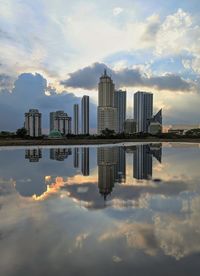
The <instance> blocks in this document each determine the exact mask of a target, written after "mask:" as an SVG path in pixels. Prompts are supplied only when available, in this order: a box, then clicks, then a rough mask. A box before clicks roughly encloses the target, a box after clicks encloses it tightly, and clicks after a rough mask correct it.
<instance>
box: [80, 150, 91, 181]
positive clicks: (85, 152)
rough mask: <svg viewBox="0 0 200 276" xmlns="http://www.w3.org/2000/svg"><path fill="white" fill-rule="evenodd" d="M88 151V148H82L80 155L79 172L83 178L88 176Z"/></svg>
mask: <svg viewBox="0 0 200 276" xmlns="http://www.w3.org/2000/svg"><path fill="white" fill-rule="evenodd" d="M89 150H90V149H89V148H86V147H84V148H82V155H81V171H82V174H83V176H88V175H90V151H89Z"/></svg>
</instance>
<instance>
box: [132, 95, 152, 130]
mask: <svg viewBox="0 0 200 276" xmlns="http://www.w3.org/2000/svg"><path fill="white" fill-rule="evenodd" d="M152 115H153V94H152V93H148V92H141V91H139V92H137V93H135V94H134V119H135V120H136V124H137V132H142V133H148V125H149V120H150V119H151V118H152Z"/></svg>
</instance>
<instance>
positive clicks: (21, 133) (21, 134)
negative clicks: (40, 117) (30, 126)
mask: <svg viewBox="0 0 200 276" xmlns="http://www.w3.org/2000/svg"><path fill="white" fill-rule="evenodd" d="M16 135H17V136H18V137H20V138H24V137H26V135H27V130H26V129H25V127H22V128H18V129H17V131H16Z"/></svg>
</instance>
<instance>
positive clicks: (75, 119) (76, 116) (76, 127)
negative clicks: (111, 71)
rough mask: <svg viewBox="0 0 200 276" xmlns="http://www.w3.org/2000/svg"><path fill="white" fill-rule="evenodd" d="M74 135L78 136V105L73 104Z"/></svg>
mask: <svg viewBox="0 0 200 276" xmlns="http://www.w3.org/2000/svg"><path fill="white" fill-rule="evenodd" d="M74 134H75V135H78V134H79V105H78V104H74Z"/></svg>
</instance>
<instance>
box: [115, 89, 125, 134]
mask: <svg viewBox="0 0 200 276" xmlns="http://www.w3.org/2000/svg"><path fill="white" fill-rule="evenodd" d="M114 104H115V107H116V108H117V129H116V132H117V133H122V132H124V122H125V120H126V91H122V90H118V91H115V92H114Z"/></svg>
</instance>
